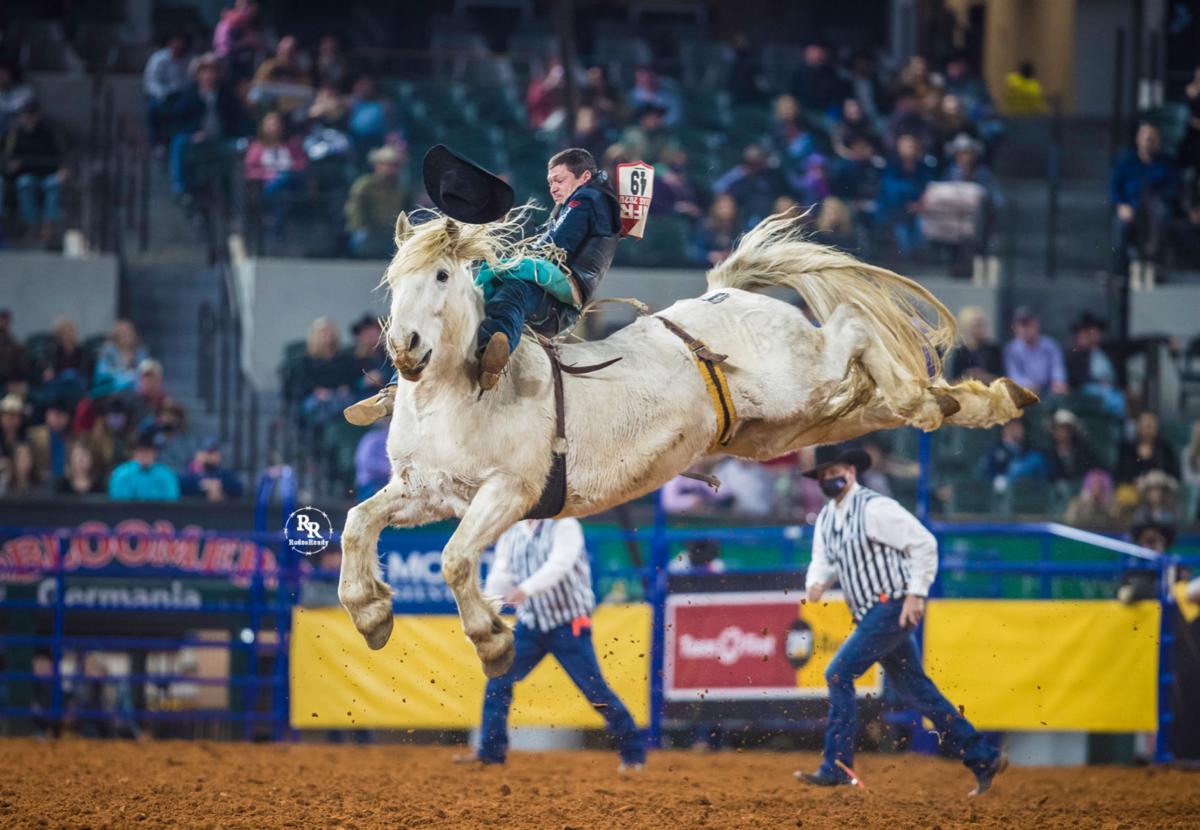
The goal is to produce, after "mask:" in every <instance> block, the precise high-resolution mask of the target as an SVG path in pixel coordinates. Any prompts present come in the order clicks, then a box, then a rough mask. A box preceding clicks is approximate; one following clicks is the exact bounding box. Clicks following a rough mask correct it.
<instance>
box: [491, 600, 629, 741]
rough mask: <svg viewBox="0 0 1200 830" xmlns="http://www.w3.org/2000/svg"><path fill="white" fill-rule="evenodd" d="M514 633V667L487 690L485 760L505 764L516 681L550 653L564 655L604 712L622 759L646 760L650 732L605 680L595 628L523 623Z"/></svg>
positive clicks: (565, 664) (575, 679)
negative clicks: (538, 626) (576, 630)
mask: <svg viewBox="0 0 1200 830" xmlns="http://www.w3.org/2000/svg"><path fill="white" fill-rule="evenodd" d="M514 636H515V639H516V642H515V648H516V657H515V659H514V660H513V665H512V668H511V669H509V670H508V673H507V674H505V675H503V676H502V677H496V678H493V679H491V680H489V681H488V682H487V688H486V689H485V690H484V693H483V724H482V728H481V731H482V733H483V735H482V739H481V740H480V744H479V759H480V760H481V761H483V762H484V763H485V764H502V763H504V759H505V757H506V756H507V754H508V710H509V707H511V706H512V692H513V684H514V683H516V682H517V681H518V680H522V679H524V678H525V677H526V676H527V675H528V674H529V673H530V672H531V671H533V670H534V669H535V668H536V667H537V665H538V663H540V662H542V658H544V657H545V656H546V655H547V654H551V655H553V656H554V657H555V659H557V660H558V662H559V665H561V666H562V667H563V671H565V672H566V673H567V676H568V677H570V678H571V681H572V682H573V683H574V684H575V685H576V686H577V687H578V688H579V691H581V692H583V696H584V697H586V698H587V700H588V702H589V703H591V704H592V706H594V707H595V708H596V711H597V712H599V713H600V714H601V715H602V716H603V717H604V720H605V721H606V722H607V723H608V731H609V733H610V734H611V735H612V736H613V740H614V741H615V742H616V744H617V751H618V752H620V753H621V760H622V761H624V762H625V763H627V764H641V763H643V762H644V761H645V760H646V736H645V735H644V734H643V732H642V730H640V729H638V728H637V726H636V725H635V724H634V722H633V718H632V717H631V716H630V714H629V710H628V709H626V708H625V704H623V703H621V699H620V698H619V697H617V696H616V695H615V694H614V693H613V690H612V689H610V688H609V687H608V684H607V683H605V682H604V676H603V675H602V674H601V673H600V664H599V663H598V662H597V661H596V652H595V650H594V649H593V648H592V632H591V629H589V628H583V629H581V630H580V632H579V634H578V635H576V634H575V633H574V632H573V631H572V630H571V625H569V624H568V625H560V626H559V627H558V628H552V629H550V630H549V631H538V630H537V629H534V628H527V627H526V626H524V625H522V624H521V623H517V629H516V631H515V632H514Z"/></svg>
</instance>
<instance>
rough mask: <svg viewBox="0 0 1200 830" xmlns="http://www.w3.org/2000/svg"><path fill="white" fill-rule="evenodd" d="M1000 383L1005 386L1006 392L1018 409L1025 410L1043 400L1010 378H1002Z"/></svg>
mask: <svg viewBox="0 0 1200 830" xmlns="http://www.w3.org/2000/svg"><path fill="white" fill-rule="evenodd" d="M1000 382H1001V383H1002V384H1004V391H1005V392H1007V393H1008V397H1010V398H1011V399H1012V402H1013V405H1014V406H1016V407H1017V409H1025V408H1027V407H1030V406H1033V405H1034V404H1035V403H1037V402H1038V401H1039V400H1041V398H1039V397H1038V396H1037V395H1036V394H1034V393H1033V392H1031V391H1029V390H1028V389H1026V388H1025V387H1024V386H1021V385H1019V384H1018V383H1016V382H1015V381H1013V380H1010V379H1009V378H1000Z"/></svg>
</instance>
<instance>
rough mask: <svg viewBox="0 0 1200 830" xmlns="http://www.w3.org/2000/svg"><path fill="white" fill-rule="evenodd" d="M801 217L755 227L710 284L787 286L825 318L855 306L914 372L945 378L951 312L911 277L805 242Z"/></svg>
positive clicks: (787, 215)
mask: <svg viewBox="0 0 1200 830" xmlns="http://www.w3.org/2000/svg"><path fill="white" fill-rule="evenodd" d="M798 218H799V217H798V216H797V215H796V214H795V213H794V212H788V213H781V214H777V215H775V216H771V217H768V218H767V219H764V220H763V221H762V222H760V223H759V224H758V225H757V226H756V227H755V228H754V229H753V230H751V231H749V232H747V233H746V235H745V236H743V237H742V238H741V240H740V241H739V242H738V244H737V248H736V249H735V250H734V252H733V253H732V254H731V255H730V256H729V258H728V259H726V260H725V261H724V262H722V263H721V264H720V265H717V266H716V267H715V268H713V269H711V270H710V271H709V272H708V277H707V278H708V287H709V289H715V288H742V289H746V290H748V291H754V290H756V289H762V288H769V287H772V286H780V285H786V286H788V287H790V288H792V289H794V290H795V291H796V293H797V294H799V295H800V296H801V297H803V298H804V301H805V302H806V303H808V307H809V308H810V309H812V312H813V314H814V315H815V316H816V318H817V320H818V321H819V322H821V323H824V322H825V321H826V320H827V319H828V317H829V315H830V314H832V313H833V310H834V309H835V308H837V307H838V306H839V305H841V304H842V303H853V304H854V305H855V306H856V307H857V308H858V309H859V310H860V311H861V312H862V313H863V314H864V315H865V316H866V317H867V318H868V319H869V320H870V321H871V322H872V323H873V324H874V325H873V326H872V328H873V329H874V332H875V334H876V336H878V337H879V338H880V339H881V340H882V341H883V346H884V348H885V349H886V350H887V352H888V354H890V355H892V356H893V357H895V359H896V360H898V361H899V362H900V364H901V365H902V366H903V367H904V369H905V370H906V371H908V372H909V373H910V375H911V376H912V377H914V378H929V379H930V380H933V379H934V378H937V377H939V376H940V375H941V371H942V360H943V358H944V356H945V354H946V353H947V352H948V351H949V350H950V348H951V347H952V346H953V345H954V340H955V336H956V335H957V327H956V325H955V322H954V317H953V315H951V313H950V311H949V310H948V309H947V308H946V307H945V306H944V305H942V304H941V302H939V301H938V299H937V298H936V297H934V296H933V295H932V294H930V293H929V291H927V290H926V289H925V288H923V287H922V286H921V285H919V284H917V283H916V282H913V281H912V280H910V279H908V278H907V277H902V276H900V275H899V274H896V273H893V272H892V271H889V270H887V269H886V268H880V267H878V266H875V265H869V264H867V263H865V262H861V261H859V260H858V259H856V258H855V257H853V256H851V255H850V254H847V253H845V252H843V251H839V250H837V249H836V248H831V247H829V246H827V245H821V244H818V243H816V242H811V241H809V240H807V239H805V238H804V230H803V228H802V227H800V223H799V222H797V221H796V220H797V219H798Z"/></svg>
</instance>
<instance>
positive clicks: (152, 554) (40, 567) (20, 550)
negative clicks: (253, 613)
mask: <svg viewBox="0 0 1200 830" xmlns="http://www.w3.org/2000/svg"><path fill="white" fill-rule="evenodd" d="M60 555H61V556H62V557H63V559H62V567H63V571H64V572H67V573H75V572H85V573H86V572H93V573H100V572H107V571H115V570H118V569H121V568H150V569H154V568H162V569H164V570H165V569H170V570H173V571H183V572H185V573H187V574H191V575H195V576H198V577H202V576H212V577H217V578H222V579H229V580H230V581H231V582H232V583H234V584H235V585H237V586H239V587H245V586H247V585H249V584H250V581H251V578H252V576H253V573H254V570H255V567H256V564H257V560H258V557H259V556H260V555H261V557H262V561H261V567H262V570H263V572H264V573H265V574H267V582H268V583H269V584H273V583H274V577H273V574H274V572H275V569H276V560H275V554H274V553H273V552H272V551H271V550H270V548H267V547H264V546H261V545H258V544H256V543H255V542H254V541H252V540H248V539H242V538H237V537H236V536H233V535H228V536H226V535H222V534H221V533H220V532H216V533H214V532H209V531H205V530H204V529H202V528H199V527H196V526H192V525H190V526H187V527H184V528H182V529H180V530H176V528H175V526H174V525H173V524H172V523H171V522H169V521H165V520H156V521H153V522H150V521H146V520H144V519H133V518H131V519H124V520H121V521H119V522H117V523H116V524H114V525H111V526H110V525H109V524H107V523H105V522H100V521H87V522H81V523H80V524H78V525H76V526H75V527H74V528H68V529H65V530H63V529H60V530H47V531H44V532H36V531H35V532H28V533H22V534H20V535H13V536H11V537H10V538H8V539H4V540H3V542H0V582H7V583H17V584H21V583H31V582H38V581H40V580H42V579H44V578H46V576H47V575H49V574H52V573H53V572H54V569H55V565H56V562H57V560H58V557H59V556H60Z"/></svg>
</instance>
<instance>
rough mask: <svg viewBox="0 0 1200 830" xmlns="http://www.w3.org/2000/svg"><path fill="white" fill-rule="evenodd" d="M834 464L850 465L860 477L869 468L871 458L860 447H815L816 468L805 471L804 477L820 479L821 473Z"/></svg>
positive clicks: (838, 445) (836, 445)
mask: <svg viewBox="0 0 1200 830" xmlns="http://www.w3.org/2000/svg"><path fill="white" fill-rule="evenodd" d="M834 464H850V465H851V466H853V467H854V469H856V470H857V471H858V474H859V475H862V474H863V473H864V472H865V471H866V470H868V469H869V468H870V467H871V456H869V455H867V451H866V450H864V449H862V448H860V447H847V446H846V445H845V444H832V445H830V446H826V447H817V466H815V467H813V468H812V469H811V470H805V471H804V475H806V476H808V477H809V478H820V476H821V471H822V470H825V469H827V468H829V467H832V466H833V465H834Z"/></svg>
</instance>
